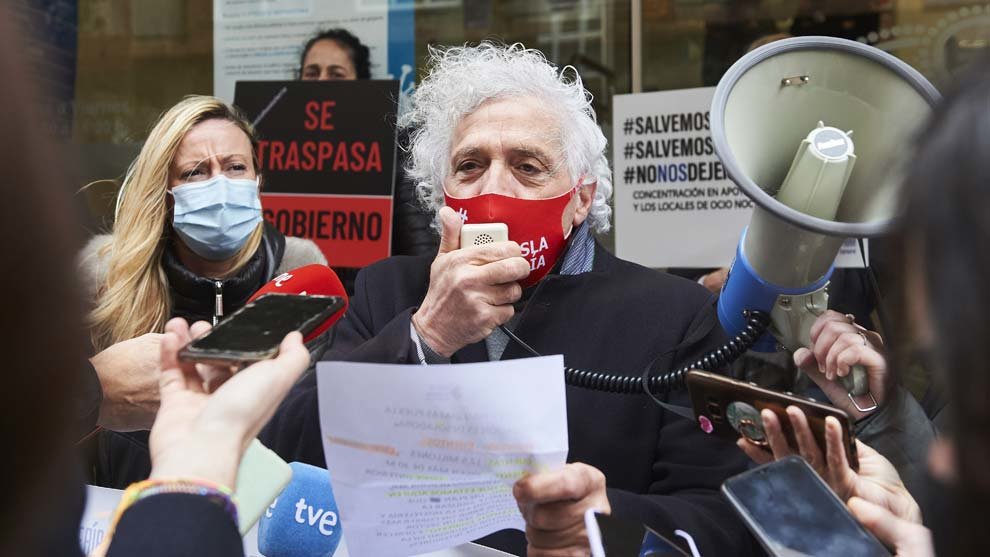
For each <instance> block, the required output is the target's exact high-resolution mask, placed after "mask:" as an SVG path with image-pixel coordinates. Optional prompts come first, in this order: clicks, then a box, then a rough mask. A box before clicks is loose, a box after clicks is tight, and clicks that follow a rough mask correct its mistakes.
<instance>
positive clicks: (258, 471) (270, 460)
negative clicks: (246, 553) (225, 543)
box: [234, 439, 292, 536]
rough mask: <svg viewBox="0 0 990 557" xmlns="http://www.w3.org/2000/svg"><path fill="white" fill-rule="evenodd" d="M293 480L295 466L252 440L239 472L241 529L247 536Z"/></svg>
mask: <svg viewBox="0 0 990 557" xmlns="http://www.w3.org/2000/svg"><path fill="white" fill-rule="evenodd" d="M291 480H292V467H291V466H289V465H288V464H287V463H286V462H285V461H284V460H282V459H281V458H279V456H278V455H277V454H275V453H274V452H273V451H272V450H271V449H269V448H268V447H266V446H264V445H262V444H261V441H258V440H257V439H255V440H253V441H251V444H250V445H248V448H247V451H245V452H244V458H242V459H241V465H240V467H238V469H237V486H235V488H234V495H235V496H236V497H237V520H238V525H237V526H238V530H240V532H241V535H242V536H243V535H244V534H247V532H248V530H250V529H251V527H252V526H254V525H255V524H256V523H257V522H258V520H259V519H260V518H261V513H263V512H265V509H267V508H268V505H271V504H272V501H274V500H275V499H276V498H277V497H278V496H279V495H280V494H281V493H282V490H283V489H285V486H287V485H289V482H290V481H291Z"/></svg>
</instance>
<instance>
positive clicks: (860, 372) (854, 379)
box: [839, 364, 879, 412]
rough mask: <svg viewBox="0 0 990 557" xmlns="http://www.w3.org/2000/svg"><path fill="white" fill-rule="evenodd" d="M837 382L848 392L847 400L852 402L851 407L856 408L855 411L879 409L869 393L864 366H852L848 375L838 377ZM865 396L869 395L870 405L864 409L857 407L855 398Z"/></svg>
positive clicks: (867, 378) (868, 382) (875, 400)
mask: <svg viewBox="0 0 990 557" xmlns="http://www.w3.org/2000/svg"><path fill="white" fill-rule="evenodd" d="M839 382H840V383H842V386H843V387H845V388H846V391H848V392H849V400H851V401H852V403H853V406H855V407H856V410H859V411H860V412H872V411H874V410H876V409H877V408H878V407H879V404H877V399H876V397H874V396H873V393H871V392H870V381H869V377H867V375H866V367H865V366H863V365H859V364H857V365H854V366H852V369H851V370H849V375H846V376H845V377H839ZM866 395H869V397H870V405H869V406H867V407H865V408H864V407H862V406H860V405H859V402H858V401H857V400H856V398H857V397H861V396H866Z"/></svg>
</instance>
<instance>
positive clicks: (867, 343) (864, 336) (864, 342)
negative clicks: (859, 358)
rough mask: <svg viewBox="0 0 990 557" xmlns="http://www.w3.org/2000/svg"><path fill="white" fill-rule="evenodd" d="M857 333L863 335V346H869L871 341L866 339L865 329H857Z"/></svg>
mask: <svg viewBox="0 0 990 557" xmlns="http://www.w3.org/2000/svg"><path fill="white" fill-rule="evenodd" d="M856 333H858V334H859V336H860V337H862V339H863V346H869V345H870V343H869V341H867V340H866V333H864V332H863V331H856Z"/></svg>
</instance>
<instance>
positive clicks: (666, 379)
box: [501, 310, 770, 398]
mask: <svg viewBox="0 0 990 557" xmlns="http://www.w3.org/2000/svg"><path fill="white" fill-rule="evenodd" d="M745 316H746V326H745V327H744V328H743V330H742V331H741V332H740V333H739V334H738V335H736V336H735V337H733V338H732V339H730V340H729V341H728V342H726V343H725V344H723V345H722V346H720V347H718V348H716V349H714V350H712V351H710V352H708V353H707V354H705V355H704V356H702V357H701V358H700V359H698V360H697V361H696V362H694V363H692V364H690V365H686V366H684V367H682V368H679V369H677V370H675V371H670V372H667V373H665V374H663V375H650V369H651V368H652V367H653V366H652V364H651V365H649V366H647V368H646V371H644V372H643V375H642V376H641V377H636V376H628V375H611V374H608V373H601V372H595V371H586V370H583V369H577V368H573V367H567V366H565V367H564V381H565V382H566V383H567V384H568V385H572V386H574V387H580V388H582V389H591V390H595V391H603V392H606V393H618V394H638V393H644V392H645V393H646V394H648V395H651V396H654V395H657V394H664V393H668V392H670V391H673V390H675V389H680V388H683V387H684V380H685V378H686V376H687V372H689V371H691V370H692V369H700V370H704V371H713V370H715V369H716V368H718V367H720V366H723V365H726V364H730V363H732V362H733V361H735V360H736V358H738V357H739V356H741V355H742V354H743V353H745V352H746V351H747V350H749V349H750V347H752V346H753V344H754V343H755V342H756V341H757V340H758V339H759V338H760V337H761V336H763V333H765V332H766V330H767V327H769V326H770V314H769V313H766V312H763V311H755V310H753V311H746V313H745ZM501 329H502V332H504V333H505V334H506V335H508V336H509V338H511V339H512V340H513V341H514V342H516V343H518V344H519V345H520V346H522V347H523V348H524V349H526V350H527V351H528V352H530V353H531V354H533V355H534V356H539V355H540V354H539V353H538V352H537V351H536V350H533V348H531V347H530V346H529V345H528V344H526V343H525V342H523V341H522V340H521V339H520V338H519V337H517V336H516V335H515V334H513V333H512V331H510V330H508V329H507V328H505V327H501ZM663 355H665V354H661V356H663ZM659 358H660V356H658V357H657V359H659ZM654 361H656V360H654ZM654 398H655V396H654Z"/></svg>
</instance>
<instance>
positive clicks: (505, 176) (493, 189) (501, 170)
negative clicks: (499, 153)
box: [481, 161, 515, 195]
mask: <svg viewBox="0 0 990 557" xmlns="http://www.w3.org/2000/svg"><path fill="white" fill-rule="evenodd" d="M514 181H515V176H513V175H512V169H510V168H509V167H508V165H506V164H505V163H503V162H501V161H492V163H491V165H490V166H489V167H488V171H487V172H485V175H484V176H483V177H482V184H481V193H482V194H485V193H498V194H501V195H512V185H513V182H514Z"/></svg>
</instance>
